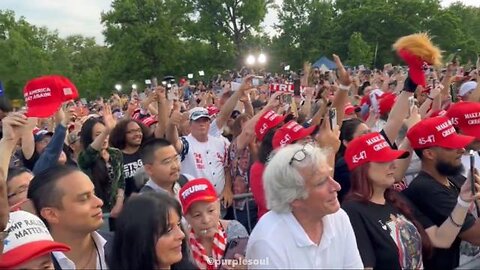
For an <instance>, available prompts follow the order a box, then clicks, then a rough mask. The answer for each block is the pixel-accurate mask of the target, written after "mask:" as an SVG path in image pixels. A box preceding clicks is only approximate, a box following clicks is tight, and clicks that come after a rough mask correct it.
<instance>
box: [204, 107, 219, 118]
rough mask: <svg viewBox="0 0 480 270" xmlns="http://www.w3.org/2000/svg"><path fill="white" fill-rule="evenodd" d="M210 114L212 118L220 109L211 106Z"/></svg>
mask: <svg viewBox="0 0 480 270" xmlns="http://www.w3.org/2000/svg"><path fill="white" fill-rule="evenodd" d="M207 111H208V114H209V115H210V116H213V115H216V114H217V113H219V112H220V109H219V108H218V107H216V106H214V105H210V106H208V107H207Z"/></svg>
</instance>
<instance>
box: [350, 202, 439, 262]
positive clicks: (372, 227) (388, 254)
mask: <svg viewBox="0 0 480 270" xmlns="http://www.w3.org/2000/svg"><path fill="white" fill-rule="evenodd" d="M342 208H343V209H344V210H345V212H347V214H348V216H349V218H350V222H351V223H352V227H353V230H354V232H355V237H356V239H357V246H358V250H359V251H360V256H361V257H362V261H363V265H364V266H365V268H368V267H373V268H374V269H419V268H422V265H423V260H422V239H421V237H420V234H419V232H418V230H417V228H416V227H415V225H413V223H412V222H411V221H409V220H408V219H407V218H406V217H405V216H404V215H402V214H401V212H400V211H399V210H398V209H397V208H395V207H394V206H393V205H392V204H391V203H389V202H387V203H386V204H385V205H380V204H375V203H372V202H360V201H353V200H349V201H346V202H345V203H344V204H343V205H342ZM412 212H413V213H415V218H416V219H417V220H418V221H419V222H420V223H421V224H422V225H423V226H425V227H430V226H432V225H433V224H432V222H431V221H430V220H429V219H428V218H426V217H425V216H424V215H423V214H421V213H419V212H418V211H416V209H415V208H414V207H412Z"/></svg>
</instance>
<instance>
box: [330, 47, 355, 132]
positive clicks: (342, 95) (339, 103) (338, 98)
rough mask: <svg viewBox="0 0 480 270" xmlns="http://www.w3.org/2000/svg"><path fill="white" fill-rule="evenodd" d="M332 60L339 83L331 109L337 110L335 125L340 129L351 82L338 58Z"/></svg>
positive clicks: (336, 56)
mask: <svg viewBox="0 0 480 270" xmlns="http://www.w3.org/2000/svg"><path fill="white" fill-rule="evenodd" d="M333 60H334V61H335V64H336V65H337V70H338V77H339V81H340V86H339V89H340V90H339V91H336V93H335V98H334V100H333V107H334V108H335V109H337V124H338V126H339V127H340V128H341V127H342V124H343V117H344V116H345V110H344V109H345V105H346V104H347V103H348V92H349V91H350V86H351V84H352V80H351V78H350V76H349V75H348V72H347V70H345V67H344V66H343V64H342V61H341V60H340V57H338V55H336V54H334V55H333Z"/></svg>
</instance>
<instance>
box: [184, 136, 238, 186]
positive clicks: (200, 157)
mask: <svg viewBox="0 0 480 270" xmlns="http://www.w3.org/2000/svg"><path fill="white" fill-rule="evenodd" d="M185 139H186V140H187V141H188V145H189V146H188V153H187V155H186V156H185V159H184V160H183V161H182V169H181V170H180V171H181V173H183V174H189V175H191V176H193V177H195V178H207V179H208V180H210V182H211V183H212V184H213V185H214V187H215V190H216V191H217V195H221V194H222V192H223V188H224V187H225V171H224V170H225V167H226V165H227V149H228V143H227V142H226V141H225V140H224V139H222V138H221V137H214V136H211V135H208V141H206V142H199V141H197V139H195V138H194V137H193V136H192V134H189V135H188V136H186V137H185Z"/></svg>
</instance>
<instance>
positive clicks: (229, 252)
mask: <svg viewBox="0 0 480 270" xmlns="http://www.w3.org/2000/svg"><path fill="white" fill-rule="evenodd" d="M247 243H248V237H239V238H236V239H232V240H230V241H229V242H228V243H227V246H226V247H225V254H224V255H223V259H224V260H234V259H235V255H236V254H238V255H240V256H243V257H245V253H246V251H247Z"/></svg>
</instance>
